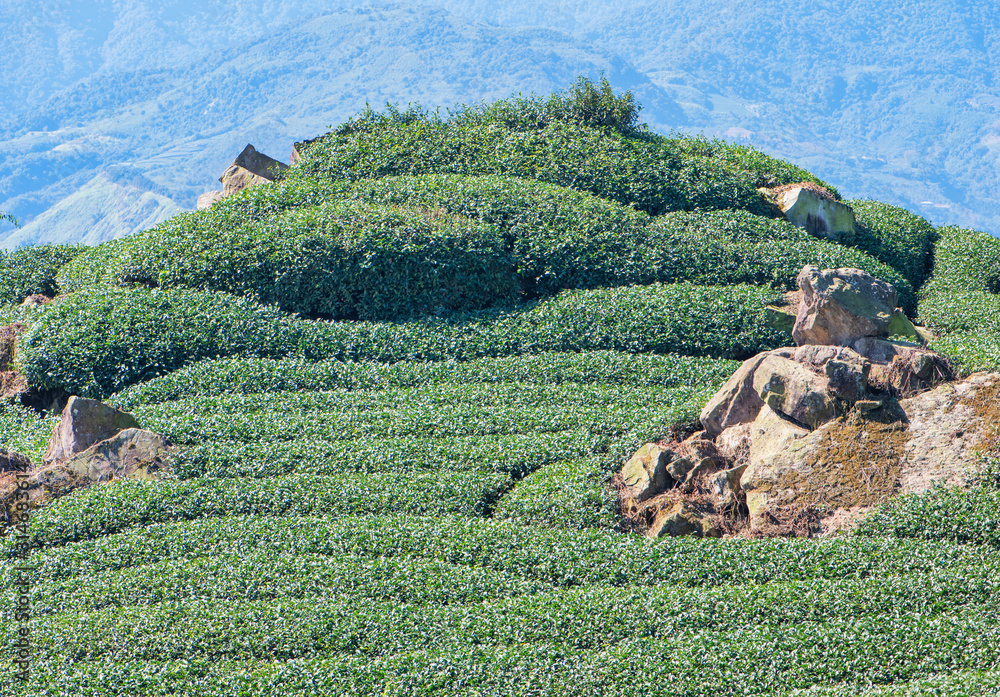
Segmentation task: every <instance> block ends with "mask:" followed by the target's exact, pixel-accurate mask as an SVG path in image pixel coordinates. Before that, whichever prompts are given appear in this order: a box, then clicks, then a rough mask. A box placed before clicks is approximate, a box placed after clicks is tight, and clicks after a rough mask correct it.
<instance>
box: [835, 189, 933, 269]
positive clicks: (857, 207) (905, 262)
mask: <svg viewBox="0 0 1000 697" xmlns="http://www.w3.org/2000/svg"><path fill="white" fill-rule="evenodd" d="M848 203H849V204H850V206H851V207H852V208H853V209H854V215H855V217H856V219H857V223H858V225H857V232H856V236H855V242H856V244H857V246H858V247H859V248H860V249H863V250H865V251H866V252H868V253H869V254H871V255H872V256H873V257H875V258H876V259H878V260H879V261H882V262H885V263H886V264H888V265H889V266H891V267H892V268H894V269H896V270H897V271H899V272H900V273H901V274H903V276H905V277H906V279H907V280H908V281H909V282H910V284H911V285H912V286H913V288H919V287H920V285H921V284H922V283H923V282H924V279H925V278H926V277H927V275H928V274H929V273H930V271H931V262H932V256H931V252H932V251H933V250H934V242H935V238H936V237H937V232H936V231H935V229H934V227H933V226H932V225H931V224H930V223H928V222H927V221H926V220H924V219H923V218H921V217H920V216H919V215H914V214H913V213H910V212H909V211H908V210H906V209H903V208H899V207H897V206H890V205H889V204H887V203H881V202H879V201H872V200H870V199H861V200H854V201H848Z"/></svg>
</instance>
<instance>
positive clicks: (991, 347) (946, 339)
mask: <svg viewBox="0 0 1000 697" xmlns="http://www.w3.org/2000/svg"><path fill="white" fill-rule="evenodd" d="M931 348H933V349H934V350H935V351H938V352H940V353H942V354H944V355H946V356H948V357H949V358H950V359H951V360H952V361H953V362H954V363H955V364H956V365H957V366H958V367H959V368H960V370H961V372H962V373H965V374H969V373H974V372H976V371H977V370H989V371H995V370H1000V336H998V335H997V333H996V332H995V331H968V332H952V333H949V334H945V335H943V336H941V337H939V338H938V339H937V340H935V341H934V342H932V344H931Z"/></svg>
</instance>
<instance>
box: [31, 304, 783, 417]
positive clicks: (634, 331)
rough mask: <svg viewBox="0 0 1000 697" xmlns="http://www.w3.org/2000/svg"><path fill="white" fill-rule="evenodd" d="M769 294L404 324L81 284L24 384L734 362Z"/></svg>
mask: <svg viewBox="0 0 1000 697" xmlns="http://www.w3.org/2000/svg"><path fill="white" fill-rule="evenodd" d="M772 297H773V291H770V290H768V289H762V288H756V287H751V286H727V287H714V286H696V285H688V284H676V285H659V284H654V285H651V286H646V287H622V288H611V289H599V290H592V291H566V292H563V293H561V294H560V295H559V296H558V297H556V298H554V299H552V300H546V301H539V302H536V303H531V304H528V305H525V306H524V307H522V308H519V309H516V310H504V311H497V310H490V311H484V312H479V313H466V314H457V315H454V316H452V317H450V318H448V319H441V320H429V321H416V322H409V323H381V324H380V323H369V322H307V321H303V320H292V319H290V318H288V317H287V316H285V315H282V314H281V313H280V312H279V311H278V310H277V309H276V308H273V307H267V306H261V305H258V304H256V303H253V302H251V301H249V300H246V299H242V298H237V297H234V296H230V295H227V294H224V293H202V292H197V291H191V290H181V289H173V290H160V289H155V290H146V289H132V290H113V291H84V292H79V293H74V294H72V295H70V296H69V297H67V298H65V299H63V300H61V301H58V302H55V303H51V304H50V306H49V307H47V308H46V309H45V311H44V312H43V313H40V314H39V316H38V319H37V320H36V321H35V322H34V323H33V324H32V326H31V327H30V328H29V330H28V331H27V333H25V334H24V335H23V337H22V339H21V343H20V353H21V355H20V359H19V360H20V365H21V369H22V371H23V373H24V374H25V375H26V376H27V377H28V380H29V381H30V383H31V384H32V385H36V386H38V387H40V388H55V387H61V388H63V389H66V390H67V391H70V392H73V393H75V394H80V395H83V396H93V397H101V396H106V395H109V394H112V393H114V392H118V391H120V390H122V389H124V388H125V387H128V386H130V385H133V384H136V383H138V382H142V381H144V380H148V379H150V378H153V377H156V376H158V375H162V374H164V373H166V372H168V371H170V370H173V369H176V368H178V367H181V366H183V365H185V364H188V363H193V362H195V361H197V360H199V359H202V358H207V357H221V356H233V355H246V356H258V357H284V356H290V355H299V356H303V357H305V358H307V359H314V360H315V359H337V360H376V361H383V362H396V361H402V360H440V359H446V358H456V359H460V360H470V359H473V358H479V357H485V356H510V355H521V354H535V353H542V352H548V351H562V352H580V351H594V350H605V349H609V350H616V351H630V352H635V353H680V354H686V355H694V356H716V357H723V358H733V359H742V358H746V357H748V356H751V355H754V354H756V353H758V352H759V351H762V350H767V349H771V348H776V347H778V346H782V345H784V344H785V343H786V342H787V336H785V335H784V334H782V333H780V332H778V331H777V330H775V329H773V328H771V327H770V326H769V325H768V322H767V317H766V315H765V311H764V307H765V305H766V304H767V303H768V302H769V301H770V300H771V299H772Z"/></svg>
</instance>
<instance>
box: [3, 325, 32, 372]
mask: <svg viewBox="0 0 1000 697" xmlns="http://www.w3.org/2000/svg"><path fill="white" fill-rule="evenodd" d="M25 329H26V327H25V326H24V325H23V324H21V323H20V322H15V323H14V324H7V325H5V326H2V327H0V370H10V369H11V363H13V362H14V353H15V352H16V351H17V335H18V334H20V333H21V332H23V331H24V330H25Z"/></svg>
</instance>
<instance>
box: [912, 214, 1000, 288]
mask: <svg viewBox="0 0 1000 697" xmlns="http://www.w3.org/2000/svg"><path fill="white" fill-rule="evenodd" d="M937 233H938V237H937V243H936V244H935V245H934V276H933V278H932V280H931V281H930V282H929V283H928V284H927V288H926V289H925V290H924V294H925V295H932V294H935V293H947V292H950V291H962V292H968V291H982V292H984V293H1000V239H997V238H996V237H994V236H993V235H990V234H989V233H986V232H980V231H978V230H966V229H964V228H959V227H953V226H946V227H942V228H938V231H937Z"/></svg>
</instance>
